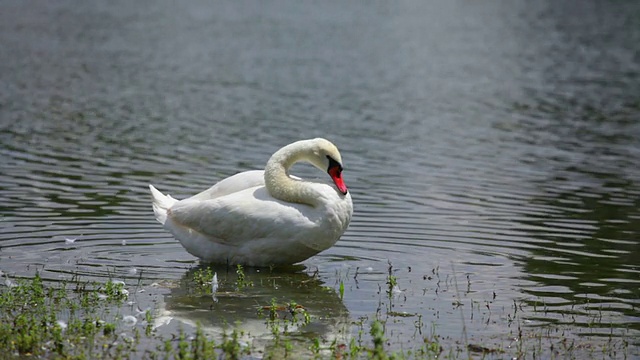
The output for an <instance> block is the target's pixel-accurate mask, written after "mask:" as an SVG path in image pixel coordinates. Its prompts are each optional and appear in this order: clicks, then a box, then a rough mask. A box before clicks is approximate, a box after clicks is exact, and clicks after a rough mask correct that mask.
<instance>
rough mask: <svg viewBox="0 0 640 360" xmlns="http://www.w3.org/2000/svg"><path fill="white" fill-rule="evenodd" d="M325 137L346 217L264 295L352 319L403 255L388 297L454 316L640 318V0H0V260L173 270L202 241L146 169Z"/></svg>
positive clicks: (369, 308)
mask: <svg viewBox="0 0 640 360" xmlns="http://www.w3.org/2000/svg"><path fill="white" fill-rule="evenodd" d="M315 136H323V137H326V138H329V139H330V140H332V141H333V142H334V143H336V144H337V145H338V146H339V148H340V149H341V152H342V156H343V159H344V161H345V166H346V170H345V178H346V182H347V185H348V186H349V187H350V189H351V191H352V196H353V199H354V203H355V214H354V218H353V221H352V224H351V227H350V228H349V230H348V231H347V233H346V234H345V235H344V237H343V238H342V239H341V240H340V241H339V242H338V244H337V245H336V246H335V247H333V248H332V249H330V250H328V251H325V252H323V253H321V254H320V255H318V256H316V257H313V258H312V259H309V260H308V261H306V262H305V263H303V266H301V267H300V268H298V270H296V271H292V272H291V273H289V274H287V273H286V272H285V273H283V274H279V275H278V277H279V279H283V280H282V281H283V282H284V283H287V284H290V285H291V284H296V283H300V282H304V283H306V284H307V283H308V281H307V280H309V279H310V278H311V277H310V275H308V274H310V273H313V272H315V271H317V272H318V275H319V281H318V282H317V283H315V282H314V283H313V284H315V285H313V286H310V287H309V288H305V290H304V291H302V292H300V291H299V287H296V286H293V285H291V286H283V287H268V288H265V287H262V288H261V287H257V288H256V289H253V290H252V291H253V293H254V295H255V296H256V297H258V298H260V299H261V301H262V300H266V301H267V303H268V299H269V298H270V297H272V296H281V297H294V296H297V297H298V298H302V299H303V300H305V299H306V301H307V302H312V301H315V302H316V303H317V306H318V309H321V310H318V311H327V309H329V310H330V311H329V312H332V313H336V314H340V315H336V318H340V319H341V320H340V321H342V320H344V319H359V318H360V317H362V316H368V315H370V314H372V313H375V312H376V309H377V308H378V307H379V304H380V303H381V298H384V286H385V279H386V276H387V274H388V267H389V262H390V263H391V264H392V266H393V269H392V272H393V273H394V274H395V276H397V277H398V283H399V287H400V289H401V290H403V292H402V293H400V295H399V296H398V299H397V300H396V303H395V304H396V305H395V306H396V309H395V310H397V311H407V312H409V313H418V314H421V315H423V321H425V322H427V323H433V324H436V325H437V328H438V332H439V333H441V334H443V335H449V336H452V337H455V338H459V337H460V333H461V331H462V330H461V328H462V325H463V324H464V325H466V330H465V331H467V332H468V335H469V336H470V337H472V338H473V337H474V336H475V337H479V336H483V335H484V336H492V335H493V336H495V337H496V338H507V337H509V334H510V332H511V331H513V330H514V327H510V326H509V325H510V324H511V320H512V319H511V314H512V312H513V309H510V308H511V307H513V306H514V305H513V304H514V301H515V302H517V303H519V304H524V305H525V306H524V307H523V310H522V311H524V313H522V312H521V313H519V314H517V315H518V316H519V317H518V319H519V324H522V325H526V326H531V327H536V326H546V325H549V324H553V325H566V326H567V327H568V328H569V329H571V332H572V333H573V334H575V335H576V336H585V337H589V338H598V337H606V336H610V335H611V334H614V335H616V336H623V335H626V336H628V335H631V336H632V337H634V336H637V334H640V308H639V306H640V241H639V236H640V2H637V1H581V2H578V1H566V2H564V1H563V2H556V1H538V2H527V1H495V2H474V1H440V2H423V1H401V2H391V3H388V2H382V1H372V2H358V3H344V2H340V1H323V2H311V1H273V2H260V1H235V2H216V3H209V2H204V1H203V2H189V3H182V2H171V1H163V2H147V1H136V2H129V1H102V2H100V1H56V2H48V1H35V2H23V1H3V2H2V3H0V216H1V218H0V270H1V271H2V272H3V273H5V274H6V275H7V276H9V277H23V276H32V275H33V273H34V271H35V270H36V269H38V270H40V271H42V276H43V277H44V278H46V279H49V280H52V281H56V280H58V279H61V278H68V277H70V276H71V275H73V274H80V275H82V276H84V277H86V278H90V279H91V278H93V279H95V278H98V279H106V278H108V277H112V276H120V277H128V276H129V277H141V278H142V280H143V281H144V282H146V283H147V284H149V283H153V282H157V281H161V280H170V281H178V280H180V279H182V278H183V277H186V276H188V274H189V271H192V270H189V269H192V268H193V267H194V266H196V265H197V264H198V262H197V260H196V259H194V258H193V257H191V256H190V255H188V254H187V253H186V252H185V251H184V250H183V249H182V248H181V246H180V245H179V244H178V243H177V242H176V241H175V240H174V239H173V238H172V237H171V236H170V235H168V234H167V233H165V232H164V231H163V230H162V229H161V227H160V225H159V224H157V223H155V220H154V218H153V215H152V211H151V207H150V196H149V194H148V190H147V184H149V183H153V184H155V185H156V186H158V188H159V189H160V190H162V191H165V192H169V193H171V194H172V195H174V196H176V197H185V196H189V195H192V194H194V193H196V192H198V191H200V190H202V189H204V188H206V187H208V186H210V185H211V184H213V183H215V182H216V181H217V180H219V179H221V178H223V177H226V176H229V175H232V174H234V173H236V172H239V171H244V170H249V169H259V168H262V167H263V166H264V163H265V162H266V160H267V159H268V157H269V156H270V154H271V153H272V152H274V151H275V150H277V149H278V148H279V147H280V146H282V145H285V144H287V143H289V142H292V141H295V140H298V139H300V138H309V137H315ZM299 172H301V173H302V174H303V175H305V174H311V175H315V173H314V172H313V171H312V170H310V171H307V169H305V168H304V167H300V168H299ZM65 238H72V239H73V238H75V239H77V240H76V241H75V242H74V243H73V244H67V243H65ZM356 273H357V274H358V275H357V276H354V275H355V274H356ZM140 274H142V275H140ZM251 275H252V276H253V277H254V278H255V279H259V278H260V276H262V275H261V274H260V273H257V272H255V271H253V272H251ZM354 277H355V278H354ZM305 279H306V280H305ZM438 280H439V281H438ZM340 281H343V282H345V285H346V293H345V296H344V299H343V300H341V299H340V298H339V297H338V295H337V293H336V291H332V292H330V293H328V294H327V293H326V291H327V290H326V289H325V287H327V286H328V287H329V288H333V289H337V284H338V283H339V282H340ZM380 286H382V290H381V288H380ZM285 289H288V290H285ZM296 289H298V290H296ZM163 291H164V292H163ZM176 291H177V292H178V293H176ZM158 293H159V294H161V295H162V302H165V303H167V304H169V305H170V304H171V302H172V301H173V302H175V303H176V304H174V305H173V306H174V309H178V308H180V305H179V303H180V302H181V301H183V300H184V301H186V302H188V298H189V297H188V296H187V295H185V294H183V293H180V291H179V289H174V290H172V291H171V293H169V292H168V291H166V290H158ZM172 293H173V294H172ZM381 293H382V294H381ZM318 294H322V295H318ZM180 299H182V300H180ZM185 299H187V300H185ZM458 300H459V301H460V302H461V303H463V304H464V306H463V310H464V312H463V313H462V315H461V311H460V310H459V309H458V307H456V306H452V302H453V303H455V302H456V301H458ZM234 301H235V300H234ZM254 302H255V301H253V300H252V301H251V303H250V304H248V305H246V308H250V307H251V306H252V305H254ZM220 304H221V305H219V306H226V305H225V304H224V301H222V302H221V303H220ZM474 304H476V305H474ZM207 306H208V305H207ZM207 306H205V305H203V306H202V307H203V308H207ZM229 306H231V304H229ZM474 306H475V308H476V309H477V310H476V311H477V312H480V314H481V315H482V316H478V313H476V316H475V318H472V319H471V318H470V311H471V312H472V308H473V307H474ZM489 307H492V308H493V310H492V312H491V313H489V312H488V311H485V310H486V309H488V308H489ZM187 309H188V307H187ZM497 309H501V311H499V310H497ZM534 309H535V310H534ZM541 309H544V311H541ZM481 311H483V312H481ZM510 312H511V313H510ZM176 313H177V311H176ZM238 313H239V314H241V313H242V312H238ZM594 313H595V315H593V314H594ZM174 315H175V314H174ZM209 315H210V313H209ZM209 315H204V316H200V320H202V319H204V318H206V317H207V316H209ZM183 316H185V317H188V316H191V317H195V318H196V319H198V315H193V312H191V313H190V312H189V311H185V314H183ZM238 317H239V318H240V319H241V320H244V319H245V317H246V319H248V318H249V317H250V316H249V315H246V316H245V315H239V316H238ZM598 317H599V318H598ZM596 320H598V321H596ZM208 321H209V320H208ZM247 321H249V320H247ZM346 321H347V322H348V320H346ZM211 322H212V325H215V321H214V320H212V321H211ZM412 322H413V320H407V321H402V319H398V320H397V321H395V322H393V324H392V322H389V326H393V327H394V329H395V330H394V331H395V334H396V335H397V336H398V338H400V337H402V336H403V335H402V334H404V333H412V332H413V331H414V330H413V329H414V325H413V324H412ZM594 323H597V325H594ZM319 331H320V332H322V331H325V330H319ZM634 345H635V346H637V345H638V344H637V343H636V344H634Z"/></svg>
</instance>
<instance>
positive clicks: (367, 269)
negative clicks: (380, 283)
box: [365, 266, 373, 272]
mask: <svg viewBox="0 0 640 360" xmlns="http://www.w3.org/2000/svg"><path fill="white" fill-rule="evenodd" d="M365 270H366V271H367V272H372V271H373V268H372V267H371V266H369V267H368V268H366V269H365Z"/></svg>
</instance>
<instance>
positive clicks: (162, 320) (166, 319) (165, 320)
mask: <svg viewBox="0 0 640 360" xmlns="http://www.w3.org/2000/svg"><path fill="white" fill-rule="evenodd" d="M171 320H173V318H172V317H171V316H160V317H159V318H157V319H156V321H155V323H154V324H153V329H154V330H155V329H157V328H159V327H160V326H165V325H169V323H170V322H171Z"/></svg>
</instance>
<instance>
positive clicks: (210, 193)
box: [189, 170, 264, 201]
mask: <svg viewBox="0 0 640 360" xmlns="http://www.w3.org/2000/svg"><path fill="white" fill-rule="evenodd" d="M260 185H264V171H263V170H250V171H245V172H241V173H239V174H235V175H233V176H230V177H228V178H226V179H223V180H220V181H219V182H218V183H217V184H215V185H213V186H212V187H210V188H208V189H207V190H205V191H203V192H201V193H199V194H196V195H194V196H192V197H190V198H189V200H200V201H203V200H211V199H215V198H218V197H222V196H226V195H230V194H233V193H235V192H239V191H242V190H245V189H249V188H252V187H256V186H260Z"/></svg>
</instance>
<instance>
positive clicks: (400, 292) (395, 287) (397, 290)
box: [391, 285, 403, 296]
mask: <svg viewBox="0 0 640 360" xmlns="http://www.w3.org/2000/svg"><path fill="white" fill-rule="evenodd" d="M391 293H393V295H394V296H398V295H400V294H402V293H403V291H402V290H400V287H398V285H395V286H394V287H393V289H391Z"/></svg>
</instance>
